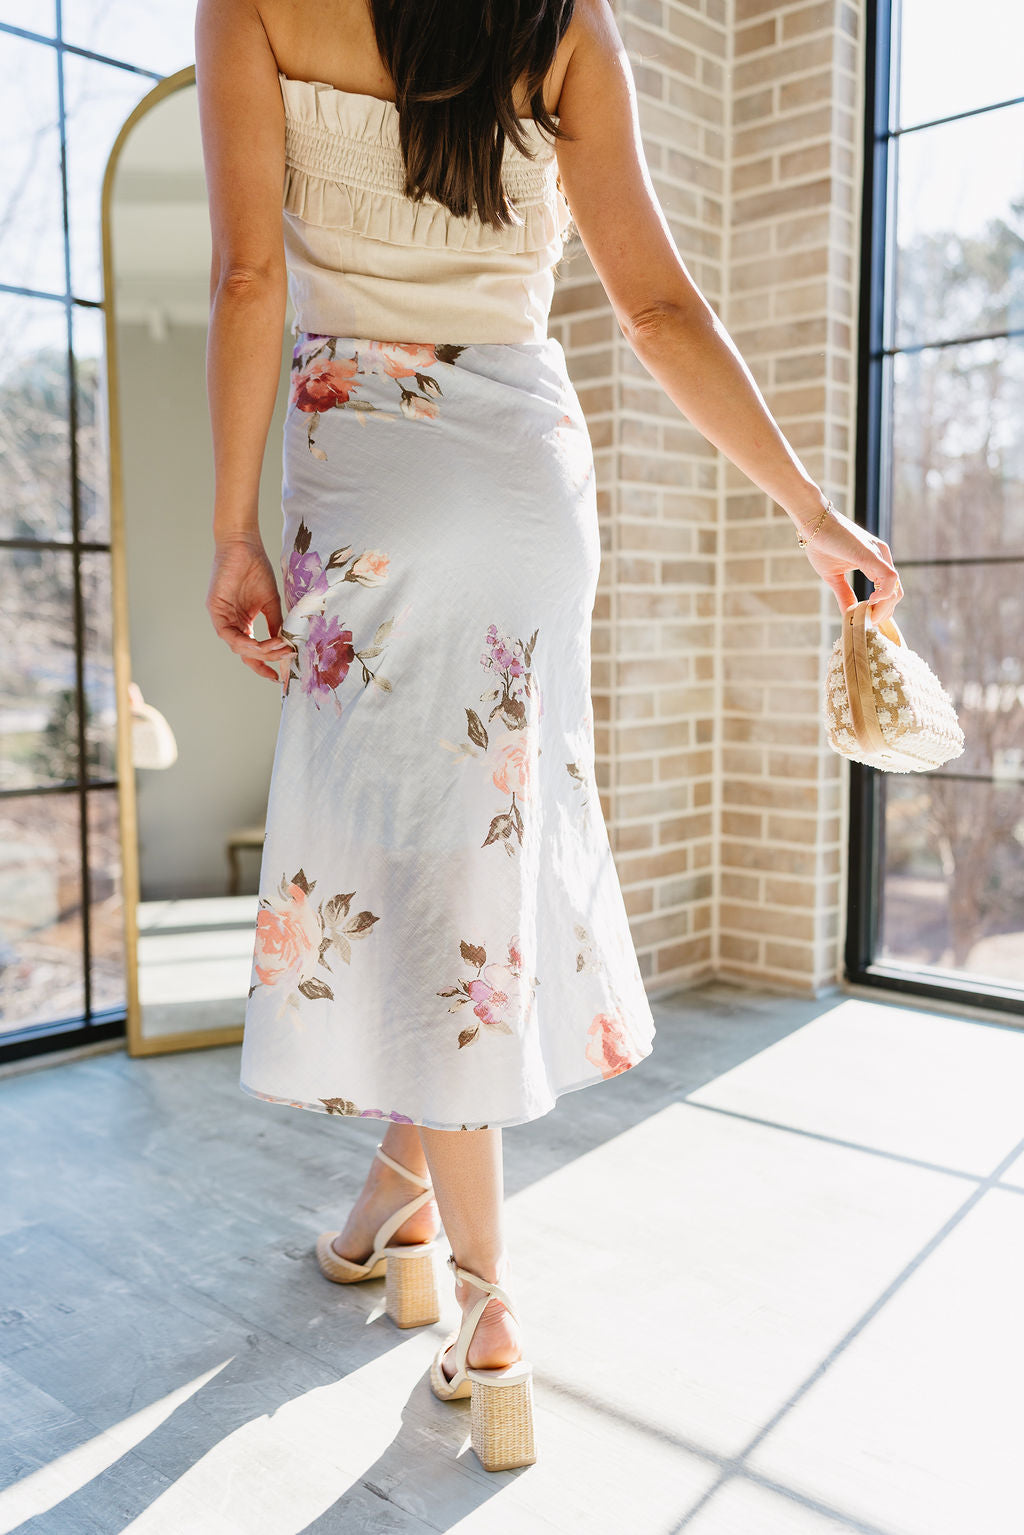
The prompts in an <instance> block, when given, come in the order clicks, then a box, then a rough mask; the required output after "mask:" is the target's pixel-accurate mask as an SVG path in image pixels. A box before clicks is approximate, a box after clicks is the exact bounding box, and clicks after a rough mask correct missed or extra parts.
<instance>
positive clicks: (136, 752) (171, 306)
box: [104, 70, 291, 1053]
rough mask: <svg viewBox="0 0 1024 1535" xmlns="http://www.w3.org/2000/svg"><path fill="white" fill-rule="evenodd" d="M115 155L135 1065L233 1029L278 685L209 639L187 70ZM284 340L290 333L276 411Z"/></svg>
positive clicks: (191, 93) (116, 541) (198, 218)
mask: <svg viewBox="0 0 1024 1535" xmlns="http://www.w3.org/2000/svg"><path fill="white" fill-rule="evenodd" d="M182 77H185V78H184V79H183V78H182ZM114 155H115V157H116V159H115V167H114V171H113V175H112V180H111V188H110V196H109V204H108V207H109V219H108V223H109V227H108V228H105V230H104V241H105V246H106V248H107V249H106V254H107V258H108V265H107V270H108V272H109V276H110V284H111V290H110V292H109V294H108V305H109V310H108V312H109V316H110V319H109V324H110V325H111V335H112V345H111V346H110V348H109V355H108V375H109V377H108V385H109V395H110V399H111V401H112V406H113V412H114V416H115V420H114V422H113V423H112V431H111V446H112V466H113V467H112V490H113V493H114V494H113V504H114V518H113V528H112V543H113V545H114V569H115V576H114V580H115V587H116V588H117V589H116V590H115V599H114V600H115V612H116V613H119V614H120V616H121V623H120V624H119V625H118V626H117V627H118V630H119V633H118V634H117V637H116V642H117V644H118V646H119V649H120V652H121V653H120V655H119V668H118V677H119V682H118V711H119V717H120V718H119V728H120V730H121V743H120V745H121V758H122V780H121V781H122V794H123V796H124V800H125V804H124V806H123V826H124V828H125V836H124V859H125V883H124V889H125V899H126V905H127V906H128V908H129V909H128V911H127V912H126V940H127V949H128V964H129V970H130V971H131V972H132V973H131V974H130V975H129V1041H130V1047H131V1048H132V1050H133V1051H134V1052H135V1053H148V1052H150V1051H153V1050H162V1049H175V1048H186V1047H189V1046H194V1045H197V1044H208V1043H221V1042H226V1041H227V1040H232V1039H238V1038H240V1037H241V1025H242V1019H243V1016H244V1006H245V998H246V993H247V991H248V987H249V979H250V972H251V963H252V952H253V933H254V929H255V922H256V912H257V905H258V896H257V891H258V883H259V869H260V857H261V853H262V846H263V835H264V826H263V816H264V812H265V809H266V800H267V788H268V784H269V780H270V773H271V768H272V765H273V755H274V747H275V742H276V733H277V724H278V719H279V713H280V700H281V693H280V688H279V686H278V685H277V684H275V683H273V682H271V681H269V680H268V679H265V678H260V677H257V676H256V675H255V673H253V672H252V671H250V670H249V669H248V668H247V667H246V666H245V665H244V664H243V662H242V661H241V660H240V659H239V658H238V657H237V656H235V655H233V654H232V653H231V652H230V651H229V650H228V649H227V648H226V647H225V646H224V645H223V644H222V643H221V642H220V641H219V640H218V639H217V636H216V635H215V633H214V630H213V626H212V624H211V622H210V619H209V615H208V614H207V612H206V608H205V598H206V591H207V587H208V583H209V577H210V570H211V566H212V560H213V539H212V532H211V522H212V515H213V463H212V451H211V441H210V428H209V414H208V408H207V396H206V383H205V352H206V332H207V324H208V319H209V283H210V232H209V215H208V211H207V198H206V188H205V179H204V172H203V159H202V148H201V141H200V134H199V118H198V109H197V102H196V90H195V81H194V70H188V71H183V72H182V75H181V76H172V77H170V79H169V80H167V81H163V82H161V84H160V86H158V87H157V89H156V90H155V91H154V92H153V93H151V95H150V96H149V97H147V98H146V100H145V101H144V102H142V103H141V104H140V106H139V108H138V110H137V115H136V120H135V121H134V122H132V123H131V125H130V127H129V129H128V131H127V133H126V135H125V136H124V138H123V139H122V140H121V142H120V144H119V146H118V147H117V148H115V151H114ZM290 345H291V336H290V332H289V330H288V328H287V326H286V328H285V331H284V335H283V339H282V387H281V393H280V396H279V399H278V403H277V413H278V415H283V411H284V404H285V396H286V388H287V375H288V366H287V365H288V363H289V362H290ZM280 438H281V427H280V424H279V421H278V420H277V417H275V423H274V424H272V426H271V430H270V432H269V435H268V450H267V459H266V461H265V465H264V476H263V479H264V484H263V489H262V498H261V506H260V526H261V532H262V534H263V539H264V543H265V546H266V548H267V550H268V552H269V553H270V555H271V558H272V559H275V558H276V556H277V552H278V550H279V547H280V537H281V533H280V524H281V503H280V481H281V475H280V461H279V459H278V462H277V463H276V464H275V462H274V458H273V455H274V451H275V449H274V444H275V442H277V443H280ZM277 452H278V454H279V452H280V449H279V448H278V449H277ZM118 503H119V504H118ZM256 633H257V634H259V635H260V636H262V635H265V634H266V626H265V624H264V623H263V620H262V618H260V619H258V620H257V628H256ZM125 759H128V760H129V761H130V768H129V770H128V771H127V772H126V771H124V763H125ZM132 823H134V834H133V827H132ZM133 892H134V893H135V895H137V900H136V899H134V898H133V894H132V893H133ZM133 979H134V983H135V984H134V986H133V984H132V982H133ZM133 991H134V993H135V997H134V1000H133V998H132V993H133ZM133 1014H134V1017H133V1016H132V1015H133Z"/></svg>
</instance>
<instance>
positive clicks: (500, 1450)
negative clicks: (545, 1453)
mask: <svg viewBox="0 0 1024 1535" xmlns="http://www.w3.org/2000/svg"><path fill="white" fill-rule="evenodd" d="M466 1374H467V1375H468V1376H469V1378H470V1380H471V1381H472V1382H473V1390H472V1393H471V1395H470V1399H469V1432H470V1443H471V1444H472V1446H473V1449H474V1451H475V1452H476V1455H477V1458H478V1460H479V1461H480V1464H481V1465H482V1466H483V1468H484V1470H485V1471H511V1470H513V1469H514V1468H515V1467H516V1466H532V1465H533V1462H534V1461H535V1460H536V1459H537V1450H536V1446H535V1444H534V1438H533V1368H532V1366H531V1365H529V1364H527V1363H526V1362H525V1360H522V1359H517V1360H516V1362H515V1364H510V1365H508V1366H506V1368H505V1369H504V1370H474V1369H467V1371H466Z"/></svg>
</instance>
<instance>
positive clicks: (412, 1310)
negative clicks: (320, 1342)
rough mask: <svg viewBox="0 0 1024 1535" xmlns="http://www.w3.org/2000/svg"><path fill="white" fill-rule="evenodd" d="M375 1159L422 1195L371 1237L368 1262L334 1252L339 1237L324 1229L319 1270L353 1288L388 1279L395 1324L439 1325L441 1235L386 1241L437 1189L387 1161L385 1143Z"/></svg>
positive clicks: (387, 1307) (390, 1310)
mask: <svg viewBox="0 0 1024 1535" xmlns="http://www.w3.org/2000/svg"><path fill="white" fill-rule="evenodd" d="M377 1155H378V1157H380V1159H381V1161H382V1162H386V1163H387V1165H388V1166H389V1167H393V1168H394V1170H395V1172H398V1173H404V1174H405V1176H406V1177H407V1178H410V1179H411V1180H412V1181H413V1183H418V1184H419V1186H420V1188H421V1190H422V1193H420V1194H417V1195H416V1197H415V1199H410V1201H409V1203H408V1204H407V1205H403V1206H402V1208H401V1209H400V1210H396V1211H395V1212H394V1214H393V1215H389V1216H388V1218H387V1220H386V1221H384V1222H382V1224H381V1226H380V1227H379V1229H378V1231H377V1235H376V1236H375V1237H374V1239H373V1252H372V1253H371V1254H370V1256H369V1257H368V1258H367V1260H366V1262H365V1263H353V1262H352V1261H351V1260H350V1259H348V1258H343V1257H342V1256H341V1255H340V1253H336V1252H335V1251H334V1248H333V1247H332V1246H331V1243H332V1242H333V1241H334V1238H335V1237H336V1236H337V1235H338V1233H337V1232H336V1231H322V1232H321V1233H320V1235H319V1236H318V1237H317V1241H316V1256H317V1262H318V1263H319V1264H320V1270H321V1272H322V1273H323V1274H324V1276H325V1277H326V1278H327V1279H330V1280H331V1281H332V1283H333V1284H354V1283H355V1282H356V1281H357V1280H360V1279H377V1278H379V1277H380V1275H381V1274H383V1275H384V1277H385V1279H386V1281H387V1288H386V1290H385V1294H384V1309H385V1311H386V1312H387V1314H388V1316H389V1317H390V1318H391V1320H392V1321H393V1322H394V1324H395V1326H396V1327H423V1326H426V1325H427V1324H428V1323H431V1322H436V1321H437V1320H438V1319H439V1317H440V1315H441V1312H440V1307H439V1304H438V1298H437V1279H436V1277H435V1273H434V1249H435V1248H436V1247H437V1237H431V1238H430V1240H429V1241H427V1242H398V1243H394V1244H393V1245H391V1246H390V1247H389V1246H388V1242H389V1240H390V1238H391V1237H392V1236H393V1235H394V1234H395V1232H396V1231H397V1230H398V1228H399V1226H401V1225H402V1224H403V1222H404V1221H407V1220H408V1219H409V1217H410V1215H414V1214H415V1213H416V1211H417V1210H418V1209H420V1207H421V1206H422V1205H425V1204H426V1203H427V1201H428V1199H430V1197H431V1195H432V1194H433V1185H432V1184H431V1182H430V1179H429V1178H422V1177H421V1176H420V1174H419V1173H413V1172H410V1171H409V1169H408V1168H407V1167H403V1166H402V1164H401V1162H396V1161H395V1159H394V1157H389V1156H388V1154H387V1152H386V1151H385V1150H384V1148H383V1143H382V1142H378V1144H377Z"/></svg>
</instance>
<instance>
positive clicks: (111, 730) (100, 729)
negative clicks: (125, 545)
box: [82, 554, 117, 779]
mask: <svg viewBox="0 0 1024 1535" xmlns="http://www.w3.org/2000/svg"><path fill="white" fill-rule="evenodd" d="M82 605H83V608H84V614H85V697H86V708H87V717H86V723H85V738H86V759H87V763H86V767H87V777H88V778H89V779H97V778H106V779H109V778H116V777H117V702H116V699H115V696H114V654H113V644H114V640H113V616H112V615H113V608H112V600H111V591H110V555H109V554H83V555H82Z"/></svg>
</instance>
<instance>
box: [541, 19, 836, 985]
mask: <svg viewBox="0 0 1024 1535" xmlns="http://www.w3.org/2000/svg"><path fill="white" fill-rule="evenodd" d="M862 3H863V0H824V3H820V0H803V3H790V4H783V3H779V0H771V3H769V0H620V3H618V4H617V5H616V7H615V11H616V17H617V20H618V24H619V29H620V31H621V33H622V36H623V40H624V42H625V45H626V48H627V49H628V51H629V55H630V59H631V61H632V65H633V72H634V77H635V80H636V85H637V95H638V102H639V109H640V118H641V126H642V128H643V132H644V142H645V147H646V152H647V159H648V164H649V165H650V169H651V174H652V178H653V181H654V184H655V187H656V189H657V192H658V196H659V198H660V200H661V203H662V206H663V207H664V210H665V213H666V216H667V218H668V220H669V223H670V226H671V228H672V231H673V235H674V238H675V240H676V243H677V245H678V247H679V250H680V254H681V255H682V257H683V259H684V261H685V262H686V264H687V267H688V269H689V271H690V272H691V274H692V276H693V277H694V279H695V281H696V282H697V283H698V284H699V286H700V288H701V290H702V292H703V293H704V295H705V297H706V298H707V299H708V301H709V303H711V304H712V306H713V307H714V308H715V310H716V312H717V313H718V314H719V315H720V316H721V318H722V320H723V321H724V323H725V324H726V326H727V327H728V329H729V331H730V334H731V335H732V336H733V339H734V340H735V342H736V344H737V346H738V347H739V349H740V351H741V353H742V354H743V356H744V358H745V359H746V361H747V364H748V366H749V367H750V369H751V372H752V373H753V375H754V377H755V378H756V380H757V382H758V385H759V387H760V388H761V390H762V393H763V394H764V395H765V398H766V400H767V402H768V405H769V408H770V409H771V410H772V412H773V414H774V415H775V417H776V419H777V420H778V421H779V424H780V426H781V427H782V429H783V431H784V432H785V433H786V435H787V437H788V438H789V440H790V442H791V443H792V444H793V446H794V448H795V449H796V451H797V452H798V453H799V454H800V456H801V458H802V459H803V461H804V463H805V464H806V466H807V468H808V470H809V471H810V473H811V474H812V475H813V476H814V477H815V479H816V480H818V482H819V483H820V484H821V485H822V486H823V488H824V489H825V490H826V492H827V493H828V494H829V495H830V496H831V497H832V499H833V501H834V502H835V504H836V506H837V507H838V508H839V509H840V510H841V511H844V512H848V513H849V512H850V510H851V508H852V488H853V487H852V475H853V460H852V450H853V410H854V403H855V402H854V390H853V381H854V379H855V371H856V370H855V354H854V347H855V345H856V310H855V302H856V280H857V251H858V243H859V227H858V214H859V178H860V135H861V114H860V100H861V95H862V69H863V63H862V47H861V39H862V16H861V14H860V7H861V5H862ZM551 333H552V334H553V335H555V336H557V337H558V339H559V340H560V341H561V342H562V345H563V346H564V347H565V350H566V355H567V357H568V360H569V367H570V372H571V374H572V377H573V379H574V382H575V383H576V387H577V389H578V391H579V393H580V398H581V400H582V402H583V405H584V408H585V410H586V412H587V417H588V421H589V424H590V431H591V436H592V439H593V442H594V448H595V457H596V463H597V481H598V487H599V511H600V518H601V533H602V548H603V556H602V575H601V583H600V587H599V591H598V600H597V604H596V607H595V611H594V626H593V637H592V641H593V656H594V666H593V695H594V711H595V736H596V747H597V773H598V786H599V789H600V793H601V803H602V807H603V809H604V813H605V818H606V820H607V823H608V829H609V835H610V838H611V843H612V847H613V849H614V851H615V856H616V863H617V867H618V870H619V876H620V879H621V882H622V888H623V893H624V896H625V900H626V904H627V907H628V909H629V912H630V916H631V920H632V929H633V938H634V941H635V943H636V947H637V953H638V956H639V960H640V965H641V969H642V971H643V974H644V977H645V980H646V982H647V985H648V989H649V991H650V992H651V994H652V995H654V994H658V993H661V992H663V991H667V990H671V989H673V988H675V987H677V986H680V985H684V986H685V985H689V984H693V983H696V982H697V981H699V980H702V979H704V978H705V977H707V976H708V975H711V974H717V975H723V976H727V977H729V978H731V979H735V980H747V981H750V982H751V983H757V984H758V985H768V986H778V987H780V988H783V989H786V990H797V991H816V990H818V989H820V988H821V987H822V986H823V985H827V984H829V983H831V982H832V981H833V980H834V979H835V978H836V977H838V976H839V975H840V974H841V963H842V940H843V921H844V913H843V909H842V907H843V895H844V889H845V885H844V880H845V838H846V819H845V812H846V798H847V794H846V790H847V775H848V769H847V765H846V763H845V762H843V761H842V760H841V759H840V758H838V757H837V756H836V755H835V754H834V753H833V752H832V751H831V750H830V748H829V747H828V745H827V744H826V742H825V738H824V731H823V728H822V724H821V700H820V683H821V679H822V677H823V675H824V668H825V664H826V660H827V657H828V653H829V651H830V650H831V647H832V642H833V640H834V639H835V637H836V636H837V635H838V633H839V609H838V606H837V604H836V601H835V598H834V597H833V596H832V594H831V592H829V591H827V590H826V588H825V587H824V586H823V585H822V584H821V582H820V581H819V579H818V578H817V577H816V576H815V575H814V572H813V571H812V570H811V568H810V566H809V564H808V563H807V560H806V557H805V556H804V555H803V554H802V553H801V551H800V550H799V548H798V547H797V543H796V534H795V531H794V529H793V526H792V524H791V523H790V521H789V518H788V517H787V516H786V514H785V513H784V512H783V510H782V509H781V508H780V507H778V506H776V505H774V504H773V503H772V502H771V500H770V499H769V498H768V497H767V496H765V495H764V494H763V493H762V492H760V491H759V490H757V488H756V487H755V486H754V485H753V484H752V483H751V482H750V481H749V480H748V479H747V478H746V476H745V475H743V474H742V473H741V472H740V471H739V470H737V469H735V468H734V466H733V465H731V464H730V463H729V461H728V460H727V459H726V458H725V457H724V456H723V455H721V454H719V453H718V452H717V451H716V450H714V449H713V448H712V447H711V446H710V445H709V444H708V443H707V442H706V441H705V440H704V439H703V438H702V437H701V436H700V434H699V433H698V432H697V431H696V430H695V429H694V428H693V427H691V426H690V425H689V423H688V422H687V421H686V419H685V418H684V417H683V416H682V415H680V413H679V411H678V410H677V409H676V407H675V406H674V405H673V404H672V402H671V401H670V400H669V399H668V398H667V397H666V396H665V395H664V393H663V392H662V391H661V389H660V387H659V386H658V385H657V384H655V382H654V380H653V379H652V378H651V377H650V375H649V374H648V373H647V372H646V370H645V369H644V368H643V367H642V366H641V365H640V364H639V363H638V362H637V360H636V358H635V357H634V355H633V353H632V351H631V349H630V347H629V346H628V344H627V343H626V341H625V340H624V338H623V337H622V335H621V332H620V331H619V327H618V324H617V322H616V321H615V319H614V317H613V316H612V314H611V311H610V309H609V306H608V303H607V299H606V298H605V295H604V291H603V289H602V288H601V285H600V283H599V282H598V281H597V279H596V277H595V275H594V272H593V269H592V267H591V266H590V263H589V260H588V258H587V256H586V253H585V251H583V250H582V248H580V247H579V245H578V244H576V245H574V246H573V247H572V248H571V249H570V251H569V253H568V255H567V259H566V261H565V262H564V263H563V267H562V271H561V273H560V276H559V281H558V286H557V289H556V295H555V302H554V305H553V308H552V324H551Z"/></svg>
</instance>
